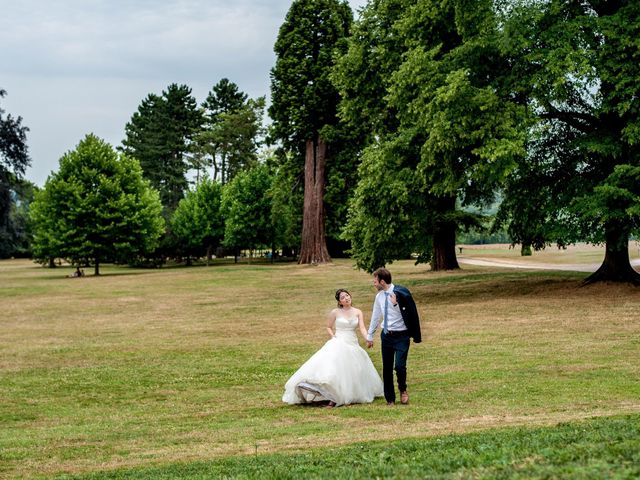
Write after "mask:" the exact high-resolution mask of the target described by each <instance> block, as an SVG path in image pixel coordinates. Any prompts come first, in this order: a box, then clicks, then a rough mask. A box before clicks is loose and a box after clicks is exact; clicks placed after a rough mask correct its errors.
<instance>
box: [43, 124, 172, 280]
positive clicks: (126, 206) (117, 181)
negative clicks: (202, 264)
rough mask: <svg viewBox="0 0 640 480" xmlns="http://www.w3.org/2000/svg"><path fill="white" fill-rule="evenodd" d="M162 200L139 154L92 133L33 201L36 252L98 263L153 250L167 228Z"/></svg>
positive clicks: (45, 259)
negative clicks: (119, 148)
mask: <svg viewBox="0 0 640 480" xmlns="http://www.w3.org/2000/svg"><path fill="white" fill-rule="evenodd" d="M161 211H162V205H161V203H160V199H159V196H158V192H157V191H155V190H154V189H153V188H152V187H151V186H150V185H149V182H148V181H147V180H145V179H144V178H143V175H142V169H141V168H140V164H139V163H138V161H137V160H135V159H133V158H131V157H129V156H127V155H125V154H118V153H117V152H116V151H115V150H114V149H113V148H112V147H111V145H109V144H108V143H106V142H104V141H103V140H101V139H99V138H98V137H96V136H94V135H87V136H86V137H85V138H84V139H83V140H82V141H81V142H80V143H79V144H78V146H77V147H76V149H75V150H73V151H71V152H68V153H66V154H65V155H64V156H63V157H62V158H61V159H60V168H59V170H58V172H56V173H53V174H52V175H51V176H50V177H49V178H48V179H47V181H46V183H45V186H44V189H43V190H41V191H40V192H38V193H37V194H36V199H35V201H34V202H33V204H32V205H31V218H32V221H33V228H34V240H33V256H34V258H35V259H36V260H38V261H41V262H43V263H44V262H48V261H50V259H52V258H66V259H68V260H69V261H70V262H72V263H73V264H75V265H90V264H93V265H94V267H95V274H96V275H99V273H100V264H101V263H104V262H109V261H118V262H125V261H131V260H134V259H135V258H136V257H137V256H139V255H144V254H146V253H148V252H150V251H152V250H153V249H154V248H155V247H156V245H157V243H158V239H159V237H160V236H161V235H162V233H163V231H164V220H163V218H162V216H161Z"/></svg>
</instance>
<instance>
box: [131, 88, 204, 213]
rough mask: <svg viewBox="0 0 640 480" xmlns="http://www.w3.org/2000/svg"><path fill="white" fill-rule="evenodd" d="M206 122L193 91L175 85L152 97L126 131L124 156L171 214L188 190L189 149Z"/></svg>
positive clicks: (136, 114) (140, 108) (140, 107)
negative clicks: (139, 168)
mask: <svg viewBox="0 0 640 480" xmlns="http://www.w3.org/2000/svg"><path fill="white" fill-rule="evenodd" d="M203 121H204V119H203V116H202V112H201V111H200V110H199V109H198V104H197V102H196V99H195V98H194V97H193V96H192V95H191V88H189V87H188V86H186V85H177V84H175V83H173V84H171V85H169V87H167V89H166V90H164V91H163V92H162V94H161V95H156V94H153V93H152V94H149V95H148V96H147V97H146V98H145V99H144V100H143V101H142V103H141V104H140V106H139V107H138V110H137V111H136V112H135V113H134V114H133V116H132V117H131V120H130V121H129V122H128V123H127V125H126V127H125V135H126V138H125V139H124V140H123V141H122V145H123V146H124V152H125V153H127V154H128V155H130V156H132V157H134V158H136V159H137V160H138V161H139V162H140V165H141V166H142V171H143V172H144V176H145V178H147V179H149V181H150V182H151V185H152V186H153V187H154V188H155V189H156V190H158V192H160V200H161V201H162V204H163V206H164V207H165V209H166V211H167V213H168V214H170V213H171V212H173V211H174V210H175V208H176V207H177V205H178V202H179V201H180V199H182V197H183V196H184V193H185V191H186V190H187V188H188V181H187V178H186V172H187V171H188V170H189V169H190V168H191V159H190V156H189V152H190V145H191V143H192V141H193V139H194V137H195V135H196V134H197V133H198V132H199V130H200V127H201V125H202V123H203Z"/></svg>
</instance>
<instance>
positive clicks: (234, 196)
mask: <svg viewBox="0 0 640 480" xmlns="http://www.w3.org/2000/svg"><path fill="white" fill-rule="evenodd" d="M272 181H273V177H272V175H271V172H270V171H269V167H268V166H267V165H265V164H258V165H256V166H255V167H253V168H251V169H249V170H246V171H243V172H240V173H239V174H238V175H236V176H235V178H234V179H233V180H232V181H231V182H230V183H228V184H227V185H226V186H225V188H224V191H223V193H222V206H221V211H222V214H223V216H224V219H225V230H224V244H225V246H226V247H228V248H230V249H234V250H235V251H239V250H241V249H248V250H249V251H250V254H253V251H255V250H256V249H257V248H260V247H265V246H266V247H270V248H272V249H273V245H274V243H275V239H276V235H275V229H274V223H273V218H272V204H271V199H270V196H269V190H270V188H271V185H272Z"/></svg>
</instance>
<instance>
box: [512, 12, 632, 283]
mask: <svg viewBox="0 0 640 480" xmlns="http://www.w3.org/2000/svg"><path fill="white" fill-rule="evenodd" d="M504 25H505V47H506V48H508V49H509V53H510V56H511V58H512V59H513V69H514V71H515V72H517V73H518V78H519V80H520V83H519V85H518V87H519V90H520V91H521V92H523V94H525V95H526V96H527V98H528V104H529V106H530V108H531V110H532V112H534V113H535V118H536V120H537V124H536V128H535V129H532V131H531V135H530V140H529V143H530V145H531V148H529V149H528V153H527V155H526V156H524V157H523V158H522V160H521V161H520V162H518V168H517V170H516V171H514V173H513V175H512V176H510V177H509V181H508V182H507V188H506V192H507V196H506V201H505V203H504V206H503V210H502V212H501V217H500V219H501V220H502V221H503V222H505V223H507V224H508V225H509V229H510V231H511V232H513V234H514V237H515V238H516V239H520V240H521V241H523V242H529V243H530V244H532V245H533V246H534V247H536V248H543V247H544V246H545V245H548V244H549V243H552V242H556V243H558V244H560V245H564V244H566V243H571V242H575V241H578V240H588V241H591V242H594V243H605V245H606V255H605V259H604V262H603V264H602V266H601V267H600V269H599V270H598V271H597V272H596V273H595V274H594V275H593V276H591V277H590V278H589V279H588V281H598V280H613V281H630V282H633V283H636V284H640V275H638V274H637V272H635V271H634V270H633V269H632V268H631V266H630V262H629V254H628V242H629V237H630V235H632V234H636V235H637V234H638V233H640V232H639V231H638V217H637V207H634V205H633V199H634V198H637V197H636V195H637V189H636V187H635V184H634V182H635V181H636V179H637V167H639V166H640V147H639V145H640V63H639V62H638V60H639V59H640V44H639V43H638V41H637V39H638V38H639V35H640V4H639V3H638V2H636V1H631V0H614V1H595V0H593V1H585V2H569V1H567V0H551V1H549V2H533V1H531V2H523V3H520V4H517V5H516V6H514V7H513V8H512V9H511V10H510V11H509V12H508V15H507V16H506V19H505V22H504ZM529 172H533V174H534V176H531V175H530V174H529ZM527 184H528V187H526V188H523V186H524V185H527ZM523 190H525V191H526V192H527V193H526V194H524V195H523V194H522V191H523ZM529 192H532V193H533V195H534V197H533V199H535V202H536V203H535V204H534V205H533V206H532V205H531V200H532V197H530V196H528V193H529Z"/></svg>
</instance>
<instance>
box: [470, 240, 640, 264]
mask: <svg viewBox="0 0 640 480" xmlns="http://www.w3.org/2000/svg"><path fill="white" fill-rule="evenodd" d="M460 247H462V255H463V256H471V257H491V258H500V259H505V260H507V259H508V260H518V261H521V262H527V263H533V264H535V263H589V264H591V263H593V264H597V263H600V262H602V259H603V258H604V246H602V245H589V244H584V243H581V244H577V245H569V246H568V247H567V248H566V249H561V248H558V247H555V246H551V247H547V248H545V249H544V250H540V251H537V252H536V251H533V253H532V255H531V256H526V257H523V256H522V255H521V254H520V246H519V245H516V246H515V247H511V246H510V245H508V244H490V245H459V246H458V253H459V252H460V250H459V249H460ZM629 258H630V259H632V260H634V259H640V242H637V241H631V242H629Z"/></svg>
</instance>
